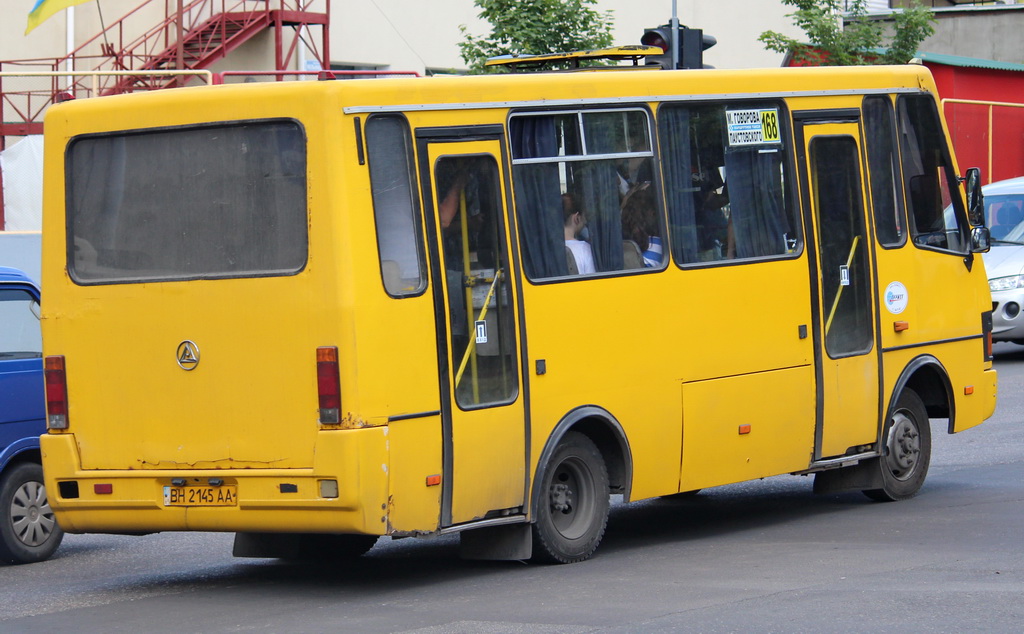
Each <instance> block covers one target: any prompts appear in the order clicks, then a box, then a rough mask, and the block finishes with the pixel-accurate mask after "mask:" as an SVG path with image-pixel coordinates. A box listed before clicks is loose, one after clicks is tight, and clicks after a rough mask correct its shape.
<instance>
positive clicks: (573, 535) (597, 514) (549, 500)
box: [533, 432, 609, 564]
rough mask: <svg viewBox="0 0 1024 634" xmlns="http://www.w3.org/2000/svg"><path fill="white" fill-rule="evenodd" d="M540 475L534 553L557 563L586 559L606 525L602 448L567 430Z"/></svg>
mask: <svg viewBox="0 0 1024 634" xmlns="http://www.w3.org/2000/svg"><path fill="white" fill-rule="evenodd" d="M542 478H543V480H542V481H541V483H540V492H541V493H540V494H541V495H542V496H543V497H542V498H541V500H540V503H539V504H538V505H537V521H536V523H534V525H533V558H534V559H535V560H538V561H543V562H547V563H562V564H568V563H575V562H577V561H583V560H584V559H587V558H589V557H590V556H591V555H593V554H594V551H595V550H597V546H598V544H600V543H601V538H602V537H603V536H604V530H605V526H606V525H607V524H608V506H609V498H608V470H607V468H606V467H605V464H604V459H603V458H602V457H601V452H600V451H599V450H598V448H597V446H596V445H595V444H594V443H593V441H591V440H590V439H589V438H587V437H586V436H584V435H583V434H580V433H578V432H569V433H567V434H566V435H565V437H564V438H563V439H562V441H561V443H560V444H559V445H558V448H557V449H555V452H554V455H552V457H551V460H550V461H549V462H548V464H547V468H546V469H545V470H544V473H543V475H542Z"/></svg>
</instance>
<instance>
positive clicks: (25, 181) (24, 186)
mask: <svg viewBox="0 0 1024 634" xmlns="http://www.w3.org/2000/svg"><path fill="white" fill-rule="evenodd" d="M0 169H2V170H3V182H4V192H3V195H4V221H5V226H3V227H0V229H6V230H7V231H39V230H40V229H42V226H43V136H42V135H41V134H37V135H33V136H27V137H25V138H23V139H22V140H21V141H18V142H17V143H15V144H14V145H12V146H11V147H9V148H7V149H6V150H4V151H3V152H0Z"/></svg>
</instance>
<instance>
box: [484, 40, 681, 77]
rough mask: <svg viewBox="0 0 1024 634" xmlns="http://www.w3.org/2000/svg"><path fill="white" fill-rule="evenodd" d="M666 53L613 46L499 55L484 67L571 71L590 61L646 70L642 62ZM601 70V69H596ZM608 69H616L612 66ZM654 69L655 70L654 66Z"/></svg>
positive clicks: (648, 49) (652, 49)
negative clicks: (623, 62) (564, 68)
mask: <svg viewBox="0 0 1024 634" xmlns="http://www.w3.org/2000/svg"><path fill="white" fill-rule="evenodd" d="M662 54H664V51H662V50H661V48H659V47H657V46H613V47H610V48H600V49H594V50H588V51H570V52H565V53H545V54H543V55H517V54H510V55H498V56H497V57H491V58H489V59H488V60H487V61H486V62H484V66H507V67H509V69H510V70H512V71H513V72H515V71H517V70H540V69H543V68H545V67H547V66H552V65H555V64H568V65H569V67H570V69H573V70H575V69H578V68H580V62H583V61H590V60H614V61H621V60H630V61H632V62H633V65H632V66H627V67H625V68H632V67H637V68H644V66H642V65H641V64H640V60H642V59H644V58H645V57H647V56H649V55H651V56H653V55H662ZM595 68H601V67H595ZM607 68H616V67H614V66H610V67H607ZM652 68H655V67H654V66H652Z"/></svg>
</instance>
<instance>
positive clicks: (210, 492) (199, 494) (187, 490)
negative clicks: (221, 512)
mask: <svg viewBox="0 0 1024 634" xmlns="http://www.w3.org/2000/svg"><path fill="white" fill-rule="evenodd" d="M237 505H238V489H237V487H235V485H233V484H229V485H224V486H219V487H211V486H187V487H164V506H237Z"/></svg>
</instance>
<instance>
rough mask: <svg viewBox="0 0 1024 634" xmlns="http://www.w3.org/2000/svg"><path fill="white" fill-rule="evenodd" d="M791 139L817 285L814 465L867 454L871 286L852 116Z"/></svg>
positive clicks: (874, 358)
mask: <svg viewBox="0 0 1024 634" xmlns="http://www.w3.org/2000/svg"><path fill="white" fill-rule="evenodd" d="M798 122H799V120H798ZM797 134H798V137H800V140H799V141H798V146H799V147H800V149H802V150H803V152H802V154H803V156H802V158H801V161H800V163H801V172H802V173H803V176H804V179H803V190H804V199H805V201H807V202H806V203H805V204H807V205H809V206H810V213H808V214H806V217H807V218H808V221H807V222H808V225H807V233H808V235H813V245H814V252H813V253H812V254H811V260H812V262H815V263H816V267H815V268H816V275H815V276H814V278H816V280H817V285H818V288H817V292H816V294H817V298H816V299H817V305H818V309H817V313H818V319H817V320H816V322H817V333H816V336H815V342H816V350H815V357H816V362H817V372H816V373H817V379H818V389H817V391H818V402H819V405H818V415H817V419H816V423H815V442H814V459H815V460H821V459H829V458H836V457H839V456H843V455H847V454H856V453H862V452H866V451H870V450H871V449H872V446H873V444H874V443H875V441H876V439H877V437H878V425H879V421H880V420H881V411H880V402H879V356H878V345H877V341H876V328H875V311H876V310H877V309H876V307H875V302H874V297H875V292H874V288H875V280H874V277H873V267H872V266H871V258H872V257H873V253H872V249H871V248H870V246H871V245H870V242H869V235H870V234H868V232H867V229H866V219H865V209H864V202H863V201H864V193H863V191H864V190H863V187H862V182H863V177H862V174H863V170H862V169H861V160H860V157H861V155H862V154H861V151H860V141H859V139H860V138H861V137H860V126H859V124H858V123H857V121H856V114H855V112H854V113H851V115H850V117H849V122H847V123H842V122H835V120H834V119H832V120H831V122H827V123H826V122H817V121H814V120H804V121H802V122H799V123H798V125H797ZM810 223H813V225H811V224H810ZM814 278H812V279H814Z"/></svg>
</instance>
